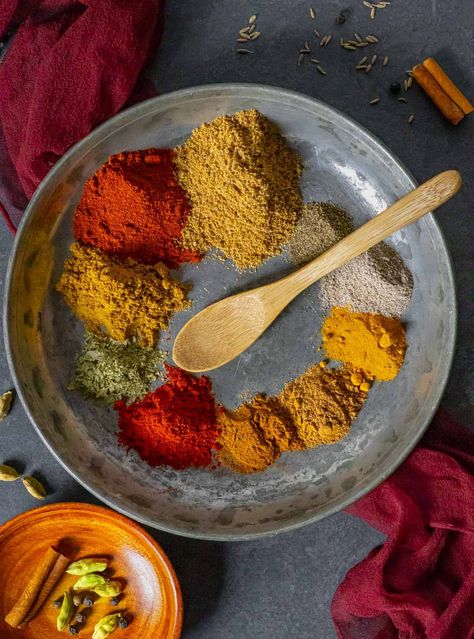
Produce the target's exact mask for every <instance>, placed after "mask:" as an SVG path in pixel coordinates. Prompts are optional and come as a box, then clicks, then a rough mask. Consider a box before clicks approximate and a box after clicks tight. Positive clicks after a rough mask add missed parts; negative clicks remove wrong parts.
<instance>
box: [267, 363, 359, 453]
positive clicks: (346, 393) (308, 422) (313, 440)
mask: <svg viewBox="0 0 474 639" xmlns="http://www.w3.org/2000/svg"><path fill="white" fill-rule="evenodd" d="M356 377H357V378H356ZM363 379H364V376H363V375H362V374H361V373H359V372H356V371H355V370H354V369H352V368H350V367H347V366H344V367H341V368H326V367H324V368H323V367H321V366H320V365H319V364H315V365H314V366H311V368H309V369H308V370H307V371H306V372H305V373H304V374H303V375H301V376H300V377H298V378H297V379H295V380H293V381H291V382H289V383H288V384H287V385H286V386H285V388H284V389H283V391H282V392H281V393H280V395H279V396H278V399H279V401H280V402H281V404H282V406H283V407H284V408H285V409H286V411H287V412H288V415H289V417H290V418H291V419H292V421H293V424H294V426H295V428H296V432H297V435H298V438H299V440H300V441H301V446H300V448H301V449H304V448H313V447H314V446H320V445H321V444H333V443H335V442H337V441H339V440H340V439H342V438H343V437H345V436H346V435H347V434H348V432H349V430H350V427H351V423H352V421H353V420H354V419H355V418H356V417H357V415H358V414H359V411H360V410H361V408H362V406H363V405H364V402H365V400H366V398H367V390H365V389H366V388H367V386H366V385H364V384H361V381H362V380H363Z"/></svg>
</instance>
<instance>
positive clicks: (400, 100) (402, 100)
mask: <svg viewBox="0 0 474 639" xmlns="http://www.w3.org/2000/svg"><path fill="white" fill-rule="evenodd" d="M397 100H398V101H399V102H405V104H406V100H405V98H397Z"/></svg>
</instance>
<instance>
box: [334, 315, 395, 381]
mask: <svg viewBox="0 0 474 639" xmlns="http://www.w3.org/2000/svg"><path fill="white" fill-rule="evenodd" d="M322 339H323V346H324V350H325V351H326V354H327V356H328V357H331V358H333V359H336V360H339V361H341V362H346V363H347V364H349V365H350V366H352V367H354V368H356V369H360V370H361V371H364V373H365V375H367V376H368V377H369V378H372V379H373V378H375V379H376V380H378V381H381V382H387V381H389V380H391V379H393V378H394V377H396V375H397V374H398V371H399V370H400V368H401V366H402V364H403V360H404V357H405V350H406V347H407V342H406V335H405V329H404V327H403V324H402V323H401V322H400V320H399V319H397V318H394V317H384V316H383V315H376V314H373V313H353V312H352V311H350V310H349V309H347V308H338V307H334V308H332V309H331V313H330V315H329V316H328V317H327V318H326V319H325V321H324V324H323V327H322Z"/></svg>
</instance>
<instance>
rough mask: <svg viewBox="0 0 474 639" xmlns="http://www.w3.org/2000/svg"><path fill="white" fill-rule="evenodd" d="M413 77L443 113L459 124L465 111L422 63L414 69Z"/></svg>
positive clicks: (452, 121)
mask: <svg viewBox="0 0 474 639" xmlns="http://www.w3.org/2000/svg"><path fill="white" fill-rule="evenodd" d="M412 73H413V77H414V78H415V80H416V81H417V82H418V84H419V85H420V86H421V88H422V89H423V90H424V91H425V92H426V93H427V94H428V96H429V97H430V98H431V99H432V100H433V102H434V103H435V104H436V106H437V107H438V109H439V110H440V111H441V113H442V114H443V115H444V116H445V117H446V118H447V119H448V120H449V121H450V122H451V123H452V124H458V123H459V122H461V120H462V119H463V118H464V113H463V111H462V110H461V109H460V108H459V107H458V105H457V104H456V103H455V102H454V101H453V100H452V99H451V98H450V97H449V95H448V94H447V93H446V92H445V91H444V89H442V88H441V86H440V85H439V84H438V82H437V81H436V80H435V79H434V77H433V76H432V75H431V73H430V72H429V71H428V70H427V69H425V67H424V66H423V65H422V64H417V65H416V66H415V67H413V69H412Z"/></svg>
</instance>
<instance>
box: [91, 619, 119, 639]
mask: <svg viewBox="0 0 474 639" xmlns="http://www.w3.org/2000/svg"><path fill="white" fill-rule="evenodd" d="M121 617H122V615H121V613H120V612H117V613H115V614H113V615H107V616H106V617H102V619H101V620H100V621H98V622H97V623H96V624H95V627H94V634H93V635H92V639H107V637H108V636H109V635H110V634H112V632H114V630H117V628H118V625H119V621H120V619H121Z"/></svg>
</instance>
